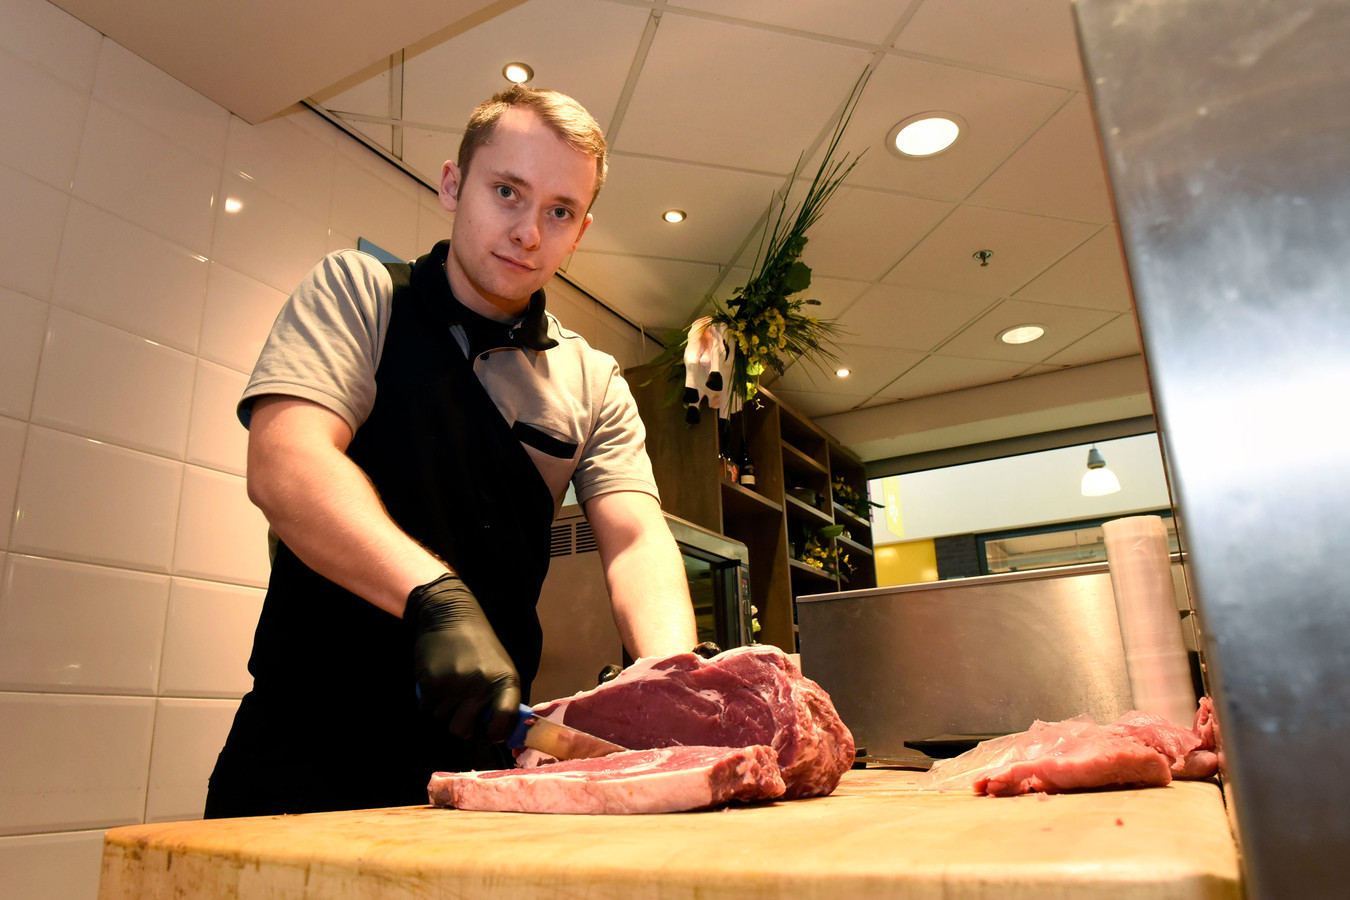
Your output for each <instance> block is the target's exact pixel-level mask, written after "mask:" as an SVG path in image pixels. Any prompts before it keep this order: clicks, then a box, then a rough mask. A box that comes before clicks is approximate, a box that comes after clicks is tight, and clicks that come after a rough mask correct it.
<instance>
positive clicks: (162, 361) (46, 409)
mask: <svg viewBox="0 0 1350 900" xmlns="http://www.w3.org/2000/svg"><path fill="white" fill-rule="evenodd" d="M195 368H196V360H195V358H194V357H192V356H189V355H188V354H186V353H183V352H182V351H180V350H173V349H171V348H169V347H165V346H163V345H162V344H157V343H155V342H153V341H150V340H146V339H145V338H142V337H137V336H136V335H134V334H130V333H128V332H125V331H122V330H120V329H117V328H113V327H112V326H110V325H104V324H102V323H101V322H95V321H94V320H93V319H88V318H85V317H84V316H81V315H76V314H75V313H72V312H67V311H66V310H64V309H60V308H55V309H53V310H52V314H51V318H50V319H49V320H48V323H47V344H46V347H45V349H44V350H43V353H42V366H41V368H40V369H38V378H37V392H36V393H35V394H34V396H33V418H32V421H33V422H35V423H37V424H41V425H50V426H52V427H53V428H59V429H61V430H62V431H68V432H72V433H74V434H80V435H85V436H87V437H92V438H98V439H99V440H104V441H109V442H111V443H114V444H118V445H120V446H123V447H130V448H132V449H136V450H145V451H146V452H148V453H154V454H157V455H159V456H168V457H172V458H174V459H182V457H183V448H184V447H185V446H186V445H187V438H188V417H189V415H190V414H191V412H192V400H193V391H192V383H193V373H194V371H195Z"/></svg>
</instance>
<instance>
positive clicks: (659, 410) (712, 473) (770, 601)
mask: <svg viewBox="0 0 1350 900" xmlns="http://www.w3.org/2000/svg"><path fill="white" fill-rule="evenodd" d="M652 374H653V372H652V370H651V369H650V368H645V369H638V370H634V371H630V372H629V373H626V377H627V380H628V383H629V385H630V386H631V387H632V389H633V395H634V397H636V398H637V402H638V409H639V412H640V413H641V415H642V421H643V423H644V424H645V425H646V426H647V452H648V455H649V456H650V457H651V460H652V470H653V472H654V473H655V474H656V483H657V487H658V488H660V490H661V501H662V505H663V506H664V507H665V509H666V511H667V512H669V513H671V514H672V515H675V516H679V517H680V518H682V519H685V520H687V521H689V522H693V523H694V524H696V525H701V526H703V527H704V528H708V529H711V530H713V531H716V532H718V533H720V534H725V535H726V536H727V537H729V538H732V539H733V540H738V541H741V542H742V543H744V544H745V545H746V547H747V549H748V550H749V554H750V591H751V602H752V603H753V604H754V605H755V606H756V607H758V609H759V621H760V625H761V626H762V630H761V631H760V632H759V634H758V639H759V640H760V641H763V642H764V643H766V644H774V645H776V646H778V647H781V648H782V649H783V650H785V651H787V652H788V653H795V652H796V651H797V646H798V643H797V626H796V615H795V610H796V602H795V598H796V597H797V596H801V595H806V594H821V593H829V592H832V591H836V590H839V589H841V588H843V589H858V588H868V587H875V586H876V563H875V560H874V559H873V555H872V548H871V543H872V531H871V523H870V522H868V521H867V519H866V518H863V517H859V516H855V515H853V513H852V512H850V511H849V510H847V509H845V508H844V507H842V506H840V505H838V504H837V503H835V502H834V497H833V494H832V487H833V480H834V479H836V478H842V479H843V480H844V483H845V484H847V485H848V486H849V487H850V488H852V489H853V490H855V491H859V492H860V493H861V492H865V491H866V489H867V471H866V468H865V467H864V466H863V464H862V462H861V461H860V460H859V459H858V458H857V456H855V455H854V454H853V453H851V452H850V451H849V450H848V449H847V448H845V447H844V446H843V445H841V444H840V443H839V442H838V441H836V440H834V438H832V437H830V436H829V435H828V434H827V433H825V432H824V431H823V430H821V429H820V428H819V427H817V426H816V425H815V424H814V423H813V422H811V420H810V419H808V418H806V417H805V416H803V415H801V414H800V413H798V412H796V411H795V410H793V409H792V408H791V407H789V406H787V405H786V404H784V403H783V402H782V401H780V400H779V399H778V398H777V397H775V396H774V395H773V393H772V391H770V390H764V389H761V390H760V393H759V396H758V397H757V398H756V402H755V403H753V404H749V405H747V406H746V408H745V409H744V410H742V411H741V412H739V413H737V414H735V415H733V416H732V417H731V419H730V421H729V422H728V423H727V425H726V427H719V421H718V419H717V417H716V416H715V415H711V414H709V413H707V412H706V411H705V412H704V414H703V415H702V417H701V418H700V420H699V422H698V423H697V424H695V425H688V424H686V423H685V421H684V408H683V407H681V406H678V405H673V406H672V405H669V404H667V402H666V379H665V378H664V377H658V378H656V379H653V378H652ZM747 452H748V454H749V456H750V458H751V459H752V460H754V464H755V479H756V480H755V485H754V486H753V488H747V487H746V486H745V485H741V484H735V483H733V482H730V481H727V480H726V479H724V478H723V477H722V476H721V475H720V471H719V468H718V466H717V459H718V455H719V454H720V453H729V454H731V455H732V456H733V458H738V457H739V456H740V454H742V453H747ZM794 488H802V489H806V490H811V491H815V492H816V493H817V494H818V495H819V497H820V502H821V505H823V506H824V507H825V508H824V509H820V508H818V507H816V506H813V505H812V504H810V503H806V502H803V501H802V500H799V499H797V498H796V497H794V496H792V495H791V493H789V492H790V491H791V490H793V489H794ZM836 524H837V525H843V526H844V527H845V528H847V529H848V531H849V533H850V537H849V538H843V537H840V538H836V539H835V540H836V541H837V543H836V544H834V545H833V546H834V547H837V548H839V549H840V550H843V551H844V552H846V553H847V554H848V556H849V561H850V563H851V564H852V566H853V570H852V571H851V572H850V573H849V575H848V576H847V578H846V579H842V578H836V577H835V576H833V575H830V574H827V573H826V572H824V571H822V570H820V569H818V568H816V567H815V566H809V565H807V564H806V563H804V562H802V561H800V560H797V559H793V558H791V557H790V556H789V555H788V554H789V546H790V545H791V544H792V543H793V542H794V541H796V542H800V541H802V540H804V536H805V534H807V533H808V532H810V531H813V530H819V529H821V528H824V527H827V526H830V525H836ZM797 546H799V547H800V546H801V544H800V543H798V544H797Z"/></svg>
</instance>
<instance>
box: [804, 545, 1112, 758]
mask: <svg viewBox="0 0 1350 900" xmlns="http://www.w3.org/2000/svg"><path fill="white" fill-rule="evenodd" d="M797 616H798V623H799V626H800V627H799V633H798V636H799V640H800V644H801V665H802V670H803V672H804V673H805V674H806V675H807V676H808V677H810V678H812V679H814V680H816V681H817V682H819V683H820V685H821V686H822V687H823V688H825V690H826V691H828V692H829V694H830V696H831V698H833V700H834V702H835V706H836V707H837V708H838V710H839V714H840V716H841V717H842V718H843V719H844V722H845V723H846V724H847V725H848V726H849V728H850V730H852V731H853V736H854V739H855V740H856V741H857V743H858V745H859V746H860V747H864V748H866V750H867V757H868V758H869V759H878V760H895V761H901V762H910V761H916V760H919V759H921V758H922V757H921V756H920V755H917V754H915V753H914V752H913V751H912V750H909V749H907V748H906V747H905V746H904V742H905V741H907V740H910V741H913V740H924V739H927V738H931V737H935V736H937V735H943V734H1005V733H1010V732H1015V731H1025V730H1026V729H1027V728H1028V727H1029V726H1030V725H1031V723H1032V722H1033V721H1035V720H1036V719H1043V720H1046V721H1057V720H1060V719H1066V718H1069V717H1071V716H1076V715H1080V714H1083V713H1086V714H1089V715H1092V716H1093V717H1095V718H1096V719H1097V720H1098V721H1099V722H1106V721H1110V720H1112V719H1115V718H1116V717H1118V716H1120V715H1121V714H1123V713H1125V712H1127V711H1129V709H1130V707H1131V703H1130V682H1129V677H1128V675H1127V673H1126V670H1125V654H1124V649H1123V647H1122V645H1121V640H1120V626H1119V624H1118V622H1117V619H1116V604H1115V597H1114V595H1113V594H1112V592H1111V576H1110V573H1109V571H1108V569H1107V567H1106V565H1105V564H1098V565H1091V566H1076V567H1074V568H1072V569H1045V570H1041V571H1039V572H1026V573H1014V574H1009V575H988V576H983V577H980V578H960V579H953V580H951V581H946V582H937V583H934V584H924V585H906V586H903V587H891V588H875V589H871V590H864V591H845V592H842V593H838V594H821V595H817V596H813V597H801V598H798V601H797Z"/></svg>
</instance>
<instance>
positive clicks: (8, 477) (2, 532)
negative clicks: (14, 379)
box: [0, 417, 28, 547]
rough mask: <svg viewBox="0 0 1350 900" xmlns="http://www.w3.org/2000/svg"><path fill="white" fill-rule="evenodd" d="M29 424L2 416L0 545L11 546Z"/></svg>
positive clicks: (0, 428) (0, 434)
mask: <svg viewBox="0 0 1350 900" xmlns="http://www.w3.org/2000/svg"><path fill="white" fill-rule="evenodd" d="M27 435H28V426H27V425H26V424H24V423H23V422H20V421H17V420H15V419H8V418H4V417H0V515H3V516H4V521H0V547H8V546H9V538H10V526H11V525H12V524H13V523H14V499H15V496H16V494H17V493H18V489H19V465H20V463H22V462H23V445H24V440H25V438H26V437H27Z"/></svg>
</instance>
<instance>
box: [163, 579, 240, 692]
mask: <svg viewBox="0 0 1350 900" xmlns="http://www.w3.org/2000/svg"><path fill="white" fill-rule="evenodd" d="M263 593H264V592H263V590H262V589H261V588H247V587H239V586H238V585H233V584H220V583H219V582H212V581H198V580H195V579H191V578H175V579H173V586H172V588H171V589H170V591H169V617H168V622H167V624H166V626H165V629H164V656H163V660H162V662H161V665H160V678H159V693H160V695H161V696H167V697H223V698H232V699H238V698H239V697H242V696H243V695H244V694H245V693H246V692H247V691H248V690H249V689H250V688H251V687H252V686H253V680H252V677H251V676H250V675H249V674H248V656H249V653H250V651H251V650H252V649H253V631H254V629H255V628H256V627H257V625H258V614H259V613H260V612H261V611H262V601H263Z"/></svg>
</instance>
